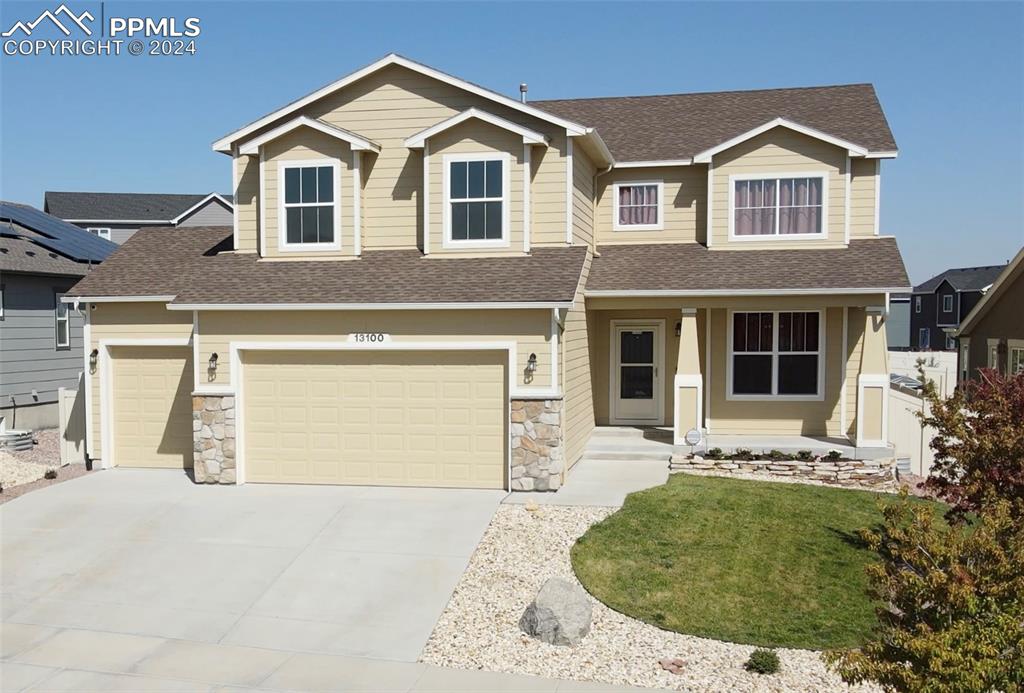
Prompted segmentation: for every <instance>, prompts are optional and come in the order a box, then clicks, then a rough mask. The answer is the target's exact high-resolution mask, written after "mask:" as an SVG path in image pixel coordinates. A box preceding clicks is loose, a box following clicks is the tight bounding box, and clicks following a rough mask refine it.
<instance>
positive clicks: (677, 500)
mask: <svg viewBox="0 0 1024 693" xmlns="http://www.w3.org/2000/svg"><path fill="white" fill-rule="evenodd" d="M880 500H882V501H889V502H894V501H893V499H891V498H887V497H886V496H884V495H880V494H877V493H871V492H868V491H852V490H847V489H836V488H826V487H820V486H807V485H797V484H781V483H773V482H759V481H746V480H740V479H724V478H716V477H699V476H689V475H685V474H677V475H674V476H672V477H671V478H670V479H669V480H668V483H666V484H665V485H664V486H659V487H657V488H653V489H649V490H647V491H642V492H640V493H634V494H632V495H630V496H629V497H628V498H627V499H626V503H625V505H624V506H623V508H622V509H621V510H620V511H618V512H617V513H615V514H614V515H612V516H610V517H608V518H607V519H606V520H604V521H602V522H600V523H598V524H596V525H594V526H593V527H591V528H590V530H588V531H587V533H586V534H584V535H583V536H582V537H580V539H579V541H578V542H577V543H576V545H575V546H574V547H573V549H572V564H573V567H574V569H575V570H576V574H577V576H579V579H580V581H581V582H582V583H583V585H584V586H585V587H586V588H587V590H589V591H590V593H591V594H593V595H594V596H595V597H597V598H598V599H600V600H601V601H602V602H604V603H605V604H607V605H608V606H610V607H611V608H613V609H615V610H617V611H620V612H622V613H624V614H627V615H629V616H632V617H634V618H638V619H640V620H641V621H645V622H647V623H651V624H654V625H656V626H659V627H661V628H665V629H667V630H672V631H676V632H679V633H687V634H690V635H698V636H701V637H707V638H714V639H716V640H725V641H729V642H737V643H744V644H750V645H759V646H762V647H795V648H804V649H812V650H821V649H828V648H837V647H855V646H858V645H860V644H861V643H863V641H864V640H865V639H866V638H867V636H868V635H869V634H870V632H871V629H872V627H873V625H874V624H875V622H876V621H875V615H874V610H873V609H874V605H873V604H872V602H871V601H870V600H869V598H868V597H867V596H866V594H865V589H866V588H867V579H866V576H865V573H864V567H865V566H866V565H867V564H868V563H869V562H871V561H872V560H873V558H872V554H871V552H870V551H868V550H867V548H866V547H865V546H864V545H863V544H862V542H861V541H860V539H859V537H858V536H857V530H858V529H859V528H861V527H876V526H878V525H879V524H880V523H881V519H882V516H881V512H880V511H879V509H878V502H879V501H880ZM920 502H927V501H920Z"/></svg>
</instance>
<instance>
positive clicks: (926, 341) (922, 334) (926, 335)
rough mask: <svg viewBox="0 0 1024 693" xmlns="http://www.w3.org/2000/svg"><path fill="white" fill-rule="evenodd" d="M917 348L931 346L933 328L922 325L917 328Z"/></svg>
mask: <svg viewBox="0 0 1024 693" xmlns="http://www.w3.org/2000/svg"><path fill="white" fill-rule="evenodd" d="M917 348H918V349H929V348H931V330H929V329H928V328H927V327H921V328H919V329H918V330H917Z"/></svg>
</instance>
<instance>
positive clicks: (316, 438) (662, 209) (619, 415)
mask: <svg viewBox="0 0 1024 693" xmlns="http://www.w3.org/2000/svg"><path fill="white" fill-rule="evenodd" d="M214 149H215V151H218V152H222V153H224V154H225V155H227V156H229V157H230V158H231V170H232V174H233V176H234V179H233V180H234V190H233V192H234V199H235V202H236V204H235V217H234V224H233V226H231V227H212V228H197V229H184V230H181V231H179V232H176V233H174V234H167V233H163V232H162V231H160V230H152V231H149V230H145V231H141V232H140V233H139V234H137V235H136V236H135V237H134V238H132V239H131V240H130V241H129V242H128V243H127V244H125V245H124V246H123V247H122V248H121V249H120V250H119V251H118V252H117V253H115V254H114V256H113V257H112V258H111V259H110V260H109V261H108V262H107V263H105V264H104V266H103V267H101V268H100V269H99V270H98V271H97V272H95V273H93V274H92V275H91V276H89V277H87V278H86V279H84V280H83V281H82V282H81V283H80V284H79V285H78V286H77V287H75V290H74V292H73V293H74V296H75V297H76V298H77V299H79V300H81V301H82V303H83V304H84V305H86V306H87V307H88V316H89V318H88V320H89V331H90V337H89V342H88V346H87V347H86V348H87V349H88V350H89V352H90V354H91V358H92V359H93V361H94V363H95V366H94V368H93V372H92V377H91V378H90V379H89V381H88V383H89V388H90V392H91V397H90V399H89V401H90V402H91V404H90V414H91V418H90V421H91V433H90V436H89V454H90V455H91V456H92V457H93V458H97V459H98V460H99V462H98V464H99V465H101V466H110V465H126V466H175V467H178V468H181V467H183V466H184V467H191V466H193V464H194V465H195V476H196V478H197V479H198V480H200V481H210V482H218V481H219V482H221V483H235V482H243V481H249V482H256V481H262V482H295V483H345V484H384V485H408V486H455V487H489V488H513V489H530V488H536V489H548V488H554V487H557V486H558V485H559V484H560V483H561V481H562V478H563V474H564V472H565V469H566V468H567V467H568V466H571V465H573V464H574V463H576V462H577V460H579V459H580V458H581V455H582V454H583V451H584V447H585V446H586V444H587V441H588V439H589V438H590V436H591V434H592V433H593V432H594V429H595V427H596V426H606V425H627V426H665V427H669V428H670V429H671V430H672V431H674V440H675V442H677V443H682V442H683V440H684V436H685V435H686V434H687V432H688V431H690V430H691V429H697V430H698V431H701V432H702V433H703V434H704V435H705V436H706V442H707V443H708V444H713V443H714V441H715V440H716V436H738V437H740V438H741V439H742V437H743V436H751V435H760V436H764V435H774V436H821V437H825V436H828V438H827V439H825V440H821V441H819V442H818V443H817V445H818V446H819V447H822V446H825V447H827V446H829V445H832V444H834V442H835V441H837V440H838V441H844V442H846V441H848V442H849V443H851V444H856V445H858V446H861V447H864V448H868V447H873V448H875V449H876V450H881V451H882V453H884V452H885V451H886V450H887V447H886V446H887V442H888V436H887V430H886V426H887V423H886V421H887V416H886V414H887V402H888V392H889V375H888V364H887V348H886V335H885V315H886V312H887V310H886V295H887V294H888V293H894V292H908V291H909V290H910V285H909V284H910V283H909V281H908V279H907V275H906V271H905V268H904V266H903V261H902V259H901V258H900V254H899V250H898V249H897V246H896V242H895V240H894V239H893V238H891V237H886V236H881V235H879V226H878V200H879V173H880V162H881V161H882V160H883V159H891V158H893V157H895V156H896V145H895V142H894V141H893V137H892V133H891V132H890V130H889V126H888V124H887V123H886V120H885V116H884V115H883V113H882V110H881V108H880V106H879V104H878V100H877V98H876V96H875V92H874V89H873V88H872V87H871V86H870V85H864V84H860V85H850V86H838V87H821V88H801V89H774V90H764V91H749V92H727V93H719V94H713V93H712V94H678V95H669V96H651V97H631V98H599V99H579V100H560V101H538V102H531V103H523V102H520V100H518V99H513V98H509V97H507V96H503V95H501V94H498V93H496V92H493V91H490V90H488V89H485V88H483V87H480V86H477V85H475V84H472V83H470V82H466V81H464V80H461V79H459V78H457V77H453V76H451V75H448V74H445V73H443V72H439V71H437V70H435V69H433V68H430V67H427V66H425V65H422V64H419V63H416V62H413V61H410V60H407V59H405V58H402V57H400V56H396V55H389V56H388V57H386V58H384V59H382V60H380V61H378V62H376V63H373V64H372V65H369V66H368V67H366V68H364V69H361V70H359V71H357V72H355V73H352V74H350V75H348V76H347V77H344V78H342V79H340V80H339V81H337V82H335V83H333V84H331V85H328V86H326V87H324V88H322V89H320V90H318V91H316V92H314V93H312V94H309V95H308V96H305V97H302V98H301V99H299V100H297V101H295V102H293V103H291V104H290V105H288V106H285V107H283V108H281V109H280V110H277V111H274V112H273V113H270V114H268V115H266V116H263V117H261V118H259V119H257V120H256V121H254V122H252V123H251V124H249V125H247V126H245V127H243V128H242V129H240V130H237V131H235V132H232V133H231V134H229V135H227V136H225V137H223V138H221V139H219V140H217V141H216V142H215V143H214ZM158 403H161V404H159V406H158ZM193 409H195V411H194V412H193ZM762 440H764V439H763V438H762ZM193 451H194V452H193Z"/></svg>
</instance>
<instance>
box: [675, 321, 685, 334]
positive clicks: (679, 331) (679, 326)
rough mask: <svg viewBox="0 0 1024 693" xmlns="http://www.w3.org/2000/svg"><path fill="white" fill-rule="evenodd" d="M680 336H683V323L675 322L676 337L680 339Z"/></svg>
mask: <svg viewBox="0 0 1024 693" xmlns="http://www.w3.org/2000/svg"><path fill="white" fill-rule="evenodd" d="M682 335H683V323H681V322H677V323H676V337H681V336H682Z"/></svg>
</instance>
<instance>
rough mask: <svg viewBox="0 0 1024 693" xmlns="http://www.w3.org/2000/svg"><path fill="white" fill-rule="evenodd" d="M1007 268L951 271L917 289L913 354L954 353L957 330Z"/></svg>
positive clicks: (912, 321)
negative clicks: (919, 352)
mask: <svg viewBox="0 0 1024 693" xmlns="http://www.w3.org/2000/svg"><path fill="white" fill-rule="evenodd" d="M1004 267H1006V265H990V266H988V267H959V268H955V269H948V270H946V271H945V272H942V273H941V274H937V275H935V276H934V277H932V278H931V279H929V280H928V281H926V282H924V283H923V284H919V285H917V286H915V287H914V291H913V293H912V294H911V306H910V349H911V351H928V350H929V349H932V350H935V351H943V350H944V351H955V350H956V340H955V338H954V335H955V333H956V330H957V327H959V326H960V323H961V321H962V320H963V319H964V318H965V317H967V314H968V313H970V312H971V309H973V308H974V306H976V305H977V304H978V302H979V301H980V300H981V297H982V296H983V295H984V294H985V291H986V290H988V287H990V286H991V285H992V282H994V281H995V279H996V277H998V276H999V273H1000V272H1001V271H1002V270H1003V268H1004Z"/></svg>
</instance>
